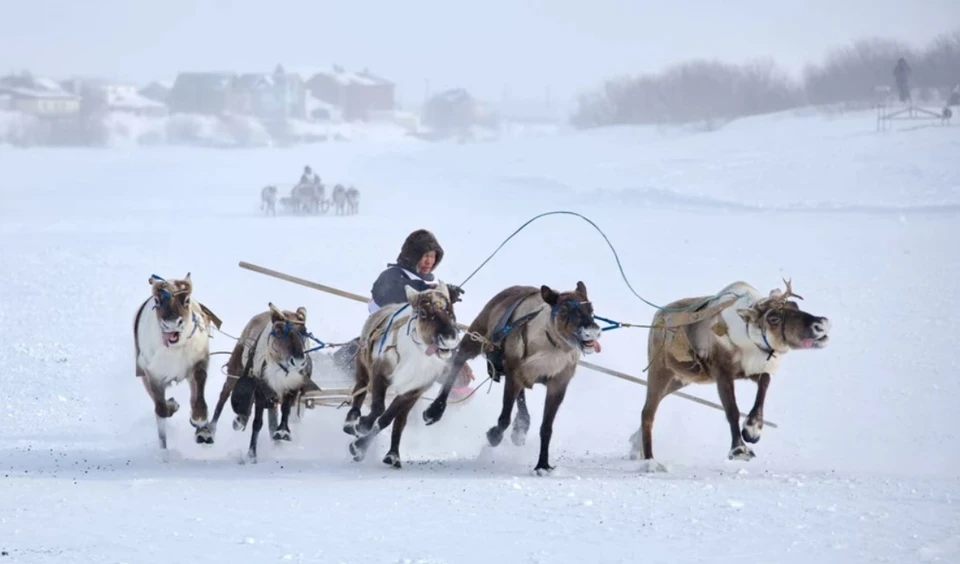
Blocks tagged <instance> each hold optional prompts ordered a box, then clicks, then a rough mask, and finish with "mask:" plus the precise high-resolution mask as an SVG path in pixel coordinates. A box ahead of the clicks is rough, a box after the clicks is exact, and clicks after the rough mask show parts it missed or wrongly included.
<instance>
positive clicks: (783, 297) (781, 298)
mask: <svg viewBox="0 0 960 564" xmlns="http://www.w3.org/2000/svg"><path fill="white" fill-rule="evenodd" d="M792 281H793V278H791V279H790V280H787V279H786V278H783V283H784V284H786V286H787V291H786V292H784V293H783V294H782V295H780V296H778V297H777V301H778V302H785V301H787V300H788V299H789V298H797V299H798V300H802V299H803V296H801V295H800V294H794V293H793V286H791V285H790V283H791V282H792Z"/></svg>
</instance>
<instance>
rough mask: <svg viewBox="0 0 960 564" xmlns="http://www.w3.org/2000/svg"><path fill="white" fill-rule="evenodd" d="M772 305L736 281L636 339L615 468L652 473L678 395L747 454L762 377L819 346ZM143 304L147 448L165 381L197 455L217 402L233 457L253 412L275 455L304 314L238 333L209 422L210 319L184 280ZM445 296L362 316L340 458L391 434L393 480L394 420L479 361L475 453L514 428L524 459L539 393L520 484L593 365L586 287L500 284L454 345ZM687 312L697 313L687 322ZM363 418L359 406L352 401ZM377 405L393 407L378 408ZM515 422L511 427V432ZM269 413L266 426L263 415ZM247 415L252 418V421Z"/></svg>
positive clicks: (810, 320)
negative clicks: (495, 390) (634, 462)
mask: <svg viewBox="0 0 960 564" xmlns="http://www.w3.org/2000/svg"><path fill="white" fill-rule="evenodd" d="M784 282H785V284H786V288H785V291H780V290H779V289H775V290H772V291H771V292H770V293H769V295H767V296H763V295H762V294H761V293H760V292H759V291H757V289H756V288H754V287H753V286H751V285H749V284H747V283H745V282H735V283H733V284H730V285H728V286H726V287H725V288H723V289H722V290H721V291H720V292H719V293H717V294H716V295H714V296H703V297H690V298H683V299H679V300H676V301H674V302H672V303H670V304H669V305H667V306H665V307H663V308H661V309H659V310H658V311H657V312H656V314H655V315H654V316H653V321H652V323H651V325H652V326H653V327H654V328H653V329H651V330H650V331H649V334H648V339H647V360H648V363H649V373H650V377H649V383H648V386H647V390H646V402H645V404H644V406H643V409H642V411H641V415H640V427H639V429H638V430H637V431H636V432H635V433H634V434H633V436H632V437H631V438H630V443H631V449H630V455H631V458H633V459H638V458H641V459H642V465H643V466H642V468H643V469H644V470H646V471H664V470H665V467H664V466H663V465H662V464H660V463H659V462H657V461H656V460H655V459H654V456H653V438H652V432H653V425H654V419H655V417H656V413H657V408H658V406H659V405H660V403H661V402H662V401H663V399H664V398H665V397H667V396H668V395H670V394H672V393H674V392H676V391H678V390H680V389H681V388H683V387H685V386H687V385H688V384H712V385H715V386H716V387H717V391H718V394H719V396H720V400H721V403H722V406H723V410H724V412H725V415H726V420H727V423H728V425H729V427H730V435H731V443H730V450H729V452H728V458H730V459H736V460H749V459H751V458H753V457H754V456H755V454H754V452H753V450H751V448H750V447H749V446H747V444H746V443H751V444H753V443H756V442H757V441H759V440H760V436H761V431H762V429H763V406H764V400H765V398H766V393H767V389H768V387H769V385H770V380H771V376H772V375H773V373H774V372H775V371H776V369H777V367H778V365H779V362H780V360H781V358H782V357H783V356H784V355H785V354H787V353H788V352H789V351H791V350H796V349H820V348H823V347H825V346H826V345H827V342H828V339H829V337H828V333H829V331H830V322H829V320H828V319H827V318H826V317H821V316H817V315H813V314H811V313H808V312H805V311H803V310H801V309H800V307H799V306H798V305H797V302H796V301H794V300H792V299H791V298H796V299H802V298H801V297H800V296H798V295H797V294H795V293H794V292H793V288H792V285H791V283H790V281H787V280H785V281H784ZM149 283H150V288H151V294H150V297H149V298H148V299H147V300H146V301H144V302H143V303H142V304H141V306H140V307H139V308H138V309H137V311H136V315H135V318H134V345H135V353H136V375H137V376H138V377H141V378H142V379H143V380H142V381H143V384H144V386H145V388H146V390H147V393H148V395H149V396H150V399H151V400H152V402H153V405H154V413H155V415H156V422H157V433H158V437H159V442H160V448H161V449H164V450H165V449H167V427H166V421H167V419H169V418H170V417H171V416H173V415H174V414H175V413H176V412H177V410H178V408H179V406H178V404H177V402H176V401H175V400H173V399H169V398H167V397H166V391H167V389H168V388H169V387H170V386H171V385H172V384H174V383H178V382H181V381H183V380H186V381H188V382H189V383H190V424H191V425H192V426H193V427H194V429H195V431H194V436H195V439H196V442H197V443H201V444H206V445H209V444H213V442H214V438H215V435H216V428H217V422H218V420H219V418H220V415H221V413H222V410H223V409H224V407H225V405H226V402H227V401H228V400H229V401H230V403H231V407H232V409H233V411H234V414H235V418H234V421H233V428H234V429H235V430H238V431H240V430H244V429H245V428H246V427H247V425H248V422H249V418H250V416H251V414H252V415H253V424H252V426H251V432H250V443H249V450H248V453H247V455H248V457H249V458H250V459H252V460H256V456H257V443H258V436H259V433H260V430H261V428H262V426H263V414H264V411H266V412H267V414H268V424H269V433H270V437H271V438H272V439H273V440H274V441H290V440H291V431H290V413H291V409H292V408H293V407H294V404H295V403H296V402H297V401H298V396H299V394H301V393H302V392H303V391H304V390H306V389H317V387H316V384H315V383H314V382H313V377H314V374H313V362H312V360H311V358H310V355H309V354H308V349H309V343H308V337H309V336H310V332H309V330H308V329H307V310H306V308H305V307H303V306H299V307H297V308H296V309H294V310H282V309H280V308H278V307H277V306H275V305H274V304H273V303H270V304H268V309H267V310H266V311H260V312H257V313H256V314H255V315H254V316H253V317H251V318H250V320H249V321H248V322H247V324H246V326H245V327H244V329H243V332H242V333H241V335H240V337H239V340H238V342H237V343H236V345H235V347H234V349H233V351H232V353H231V354H230V358H229V361H228V362H227V378H226V381H225V382H224V384H223V387H222V390H221V392H220V396H219V399H218V401H217V404H216V407H215V409H214V413H213V418H212V419H208V415H207V404H206V401H205V386H206V381H207V369H208V366H209V363H210V349H209V344H208V340H209V333H210V330H211V326H214V327H217V328H218V329H219V327H220V324H221V322H220V320H219V319H218V318H217V317H216V315H214V314H213V313H212V312H211V311H210V310H209V309H208V308H207V307H206V306H204V305H203V304H201V303H200V302H198V301H197V300H196V299H195V298H194V297H193V282H192V280H191V278H190V273H187V275H186V276H185V277H184V278H183V279H180V280H164V279H162V278H160V277H158V276H155V275H154V276H152V277H151V278H150V279H149ZM454 301H455V300H452V299H451V294H450V291H449V290H448V287H447V286H446V285H445V284H444V283H442V282H440V283H439V284H437V285H436V286H434V287H431V288H428V289H427V290H424V291H416V290H414V289H413V288H411V287H410V286H407V287H406V301H405V302H404V303H397V304H391V305H386V306H384V307H381V308H380V309H378V310H376V311H374V312H373V313H372V314H370V315H369V316H368V318H367V319H366V321H365V322H364V324H363V327H362V330H361V334H360V337H359V341H358V342H359V350H358V352H357V358H356V364H355V366H356V368H355V383H354V390H353V400H352V402H351V404H350V409H349V410H348V412H347V414H346V418H345V420H344V424H343V430H344V432H346V433H347V434H349V435H350V436H351V437H353V439H352V440H351V442H350V443H349V444H348V450H349V452H350V454H351V455H352V457H353V459H354V460H355V461H360V460H363V459H364V457H365V456H366V453H367V451H368V450H369V448H370V446H371V445H372V444H373V442H374V440H375V439H376V438H377V437H378V436H379V434H380V433H381V432H383V431H384V430H386V429H387V428H388V427H390V428H391V439H390V446H389V449H388V450H387V453H386V455H385V457H384V458H383V462H384V463H385V464H387V465H389V466H392V467H395V468H400V467H401V457H400V441H401V438H402V435H403V431H404V428H405V426H406V424H407V419H408V416H409V414H410V412H411V411H412V410H413V407H414V406H415V405H416V404H417V402H418V401H419V400H421V399H422V397H423V394H424V393H425V392H426V391H427V390H428V389H429V388H430V387H431V386H432V385H433V384H434V383H437V382H439V383H440V385H441V389H440V391H439V393H438V394H437V397H436V398H435V399H434V400H433V401H432V403H430V404H429V406H428V407H427V408H426V409H425V410H424V412H423V413H422V417H423V419H424V421H425V423H426V424H427V425H435V424H436V423H437V422H439V421H440V420H441V418H442V417H443V414H444V411H445V409H446V407H447V401H448V397H449V394H450V391H451V388H452V387H453V383H454V380H455V379H456V377H457V375H458V374H459V373H460V371H461V369H463V368H464V364H465V363H467V362H468V361H470V360H472V359H474V358H476V357H478V356H480V355H483V356H485V357H486V360H487V362H488V364H489V372H490V374H491V377H493V379H494V380H495V381H497V382H500V381H501V380H502V383H503V402H502V407H501V409H500V413H499V415H498V417H497V419H496V424H495V425H493V426H492V427H490V428H489V430H488V431H487V432H486V441H487V442H488V444H489V445H490V446H492V447H496V446H498V445H499V444H500V442H501V441H502V439H503V434H504V432H505V431H506V430H507V428H508V427H510V424H511V420H512V421H513V429H512V432H511V441H512V442H513V443H514V444H515V445H523V444H524V442H525V439H526V435H527V431H528V430H529V428H530V413H529V411H528V410H527V405H526V395H525V392H526V390H529V389H532V388H533V386H534V385H535V384H542V385H543V386H545V388H546V397H545V403H544V409H543V415H542V420H541V423H540V451H539V456H538V458H537V463H536V466H535V467H534V472H535V473H536V474H538V475H543V474H548V473H550V472H551V470H553V466H551V464H550V463H551V459H550V442H551V438H552V436H553V426H554V422H555V420H556V417H557V415H558V412H559V410H560V406H561V404H562V403H563V400H564V397H565V396H566V394H567V390H568V387H569V384H570V382H571V381H572V379H573V377H574V375H575V373H576V368H577V363H578V362H579V360H580V358H581V357H582V356H583V355H584V354H591V353H599V352H600V350H601V346H600V338H601V335H602V331H601V329H600V327H599V326H598V325H597V323H596V321H595V319H594V305H593V303H592V301H591V300H590V298H589V295H588V292H587V287H586V285H585V284H584V283H583V282H577V283H576V285H575V287H574V288H573V289H571V290H556V289H554V288H552V287H550V286H547V285H542V286H540V287H539V288H537V287H534V286H510V287H507V288H505V289H504V290H502V291H500V292H498V293H497V294H496V295H495V296H493V297H492V298H491V299H490V300H489V301H488V302H487V303H486V304H485V305H484V307H483V308H482V309H481V311H480V313H479V314H478V315H477V316H476V318H475V319H474V320H473V322H472V323H471V324H470V325H469V326H468V327H467V328H466V332H465V333H463V332H462V326H459V325H458V324H457V317H456V314H455V311H454ZM671 312H674V313H675V312H687V313H693V314H694V315H691V316H689V318H688V319H690V321H688V322H676V323H670V322H669V318H670V316H671V315H673V314H672V313H671ZM697 312H699V313H697ZM739 379H749V380H751V381H753V382H756V384H757V393H756V398H755V400H754V403H753V408H752V409H751V411H750V413H749V415H748V416H747V418H746V420H745V421H744V423H743V425H742V426H741V425H740V415H739V410H738V406H737V400H736V395H735V391H734V383H735V381H736V380H739ZM368 394H369V395H370V397H371V401H370V407H369V411H368V412H367V413H366V414H363V410H362V408H363V407H364V402H365V399H366V397H367V395H368ZM388 395H391V396H392V399H390V401H389V403H388V402H387V399H388ZM514 408H516V417H515V418H514ZM278 411H279V417H278ZM251 412H252V413H251Z"/></svg>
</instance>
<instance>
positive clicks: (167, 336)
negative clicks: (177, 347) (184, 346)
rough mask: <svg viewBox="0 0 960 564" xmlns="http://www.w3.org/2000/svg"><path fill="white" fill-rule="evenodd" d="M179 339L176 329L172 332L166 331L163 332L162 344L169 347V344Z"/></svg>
mask: <svg viewBox="0 0 960 564" xmlns="http://www.w3.org/2000/svg"><path fill="white" fill-rule="evenodd" d="M179 340H180V333H178V332H176V331H174V332H172V333H168V332H166V331H164V332H163V346H165V347H169V346H170V345H172V344H174V343H176V342H177V341H179Z"/></svg>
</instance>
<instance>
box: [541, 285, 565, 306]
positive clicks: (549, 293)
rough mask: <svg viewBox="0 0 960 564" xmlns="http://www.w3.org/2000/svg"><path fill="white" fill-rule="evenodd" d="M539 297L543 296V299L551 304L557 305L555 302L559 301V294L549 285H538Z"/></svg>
mask: <svg viewBox="0 0 960 564" xmlns="http://www.w3.org/2000/svg"><path fill="white" fill-rule="evenodd" d="M540 297H541V298H543V301H545V302H547V303H548V304H550V305H551V306H555V305H557V302H558V301H560V294H558V293H557V292H555V291H554V290H553V288H551V287H550V286H546V285H544V286H540Z"/></svg>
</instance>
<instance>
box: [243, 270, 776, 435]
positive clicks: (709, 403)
mask: <svg viewBox="0 0 960 564" xmlns="http://www.w3.org/2000/svg"><path fill="white" fill-rule="evenodd" d="M240 268H245V269H247V270H252V271H253V272H259V273H260V274H266V275H267V276H272V277H274V278H279V279H280V280H286V281H287V282H293V283H294V284H299V285H300V286H305V287H307V288H313V289H314V290H320V291H321V292H326V293H328V294H333V295H335V296H340V297H342V298H347V299H349V300H354V301H357V302H360V303H367V302H368V301H370V299H369V298H366V297H364V296H361V295H360V294H354V293H352V292H346V291H344V290H339V289H337V288H333V287H332V286H325V285H323V284H319V283H317V282H313V281H310V280H305V279H303V278H298V277H296V276H291V275H289V274H284V273H283V272H279V271H276V270H271V269H269V268H265V267H263V266H258V265H255V264H250V263H249V262H244V261H240ZM458 325H459V327H460V328H461V329H463V330H466V329H467V326H466V325H463V324H462V323H461V324H458ZM580 365H581V366H584V367H586V368H589V369H591V370H595V371H597V372H601V373H603V374H607V375H609V376H613V377H614V378H620V379H621V380H626V381H628V382H633V383H635V384H640V385H641V386H646V385H647V381H646V380H644V379H643V378H637V377H636V376H631V375H629V374H625V373H623V372H620V371H618V370H612V369H610V368H605V367H603V366H600V365H597V364H593V363H592V362H587V361H585V360H581V361H580ZM670 395H671V396H677V397H681V398H683V399H686V400H690V401H692V402H694V403H699V404H700V405H705V406H707V407H712V408H714V409H718V410H720V411H723V406H722V405H720V404H718V403H716V402H712V401H710V400H705V399H703V398H698V397H697V396H692V395H690V394H686V393H683V392H673V393H672V394H670ZM746 416H747V414H746V413H743V412H742V411H741V412H740V417H746ZM763 424H764V425H766V426H768V427H771V428H773V429H776V428H777V424H776V423H773V422H772V421H767V420H766V419H764V420H763Z"/></svg>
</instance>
